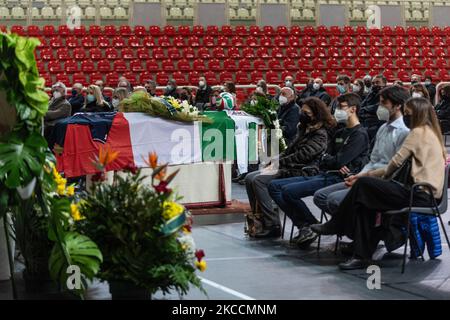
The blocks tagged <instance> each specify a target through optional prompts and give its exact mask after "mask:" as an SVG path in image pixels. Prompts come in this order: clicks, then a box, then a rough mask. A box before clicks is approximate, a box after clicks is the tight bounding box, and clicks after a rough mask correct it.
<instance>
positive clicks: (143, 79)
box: [139, 71, 153, 84]
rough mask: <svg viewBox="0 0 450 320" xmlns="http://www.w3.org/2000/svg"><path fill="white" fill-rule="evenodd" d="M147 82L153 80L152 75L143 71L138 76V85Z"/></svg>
mask: <svg viewBox="0 0 450 320" xmlns="http://www.w3.org/2000/svg"><path fill="white" fill-rule="evenodd" d="M149 80H153V75H152V74H151V73H150V72H148V71H144V72H141V73H140V74H139V83H140V84H144V83H146V82H147V81H149Z"/></svg>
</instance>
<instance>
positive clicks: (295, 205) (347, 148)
mask: <svg viewBox="0 0 450 320" xmlns="http://www.w3.org/2000/svg"><path fill="white" fill-rule="evenodd" d="M336 99H337V108H336V112H335V115H334V116H335V118H336V120H337V122H338V123H341V124H343V125H344V127H343V128H341V129H338V130H337V131H336V132H335V134H334V136H333V139H332V140H331V142H330V144H329V146H328V150H327V152H326V153H325V154H324V155H323V156H322V159H321V161H320V165H319V170H320V171H319V172H320V174H319V175H315V176H297V177H291V178H285V179H275V180H273V181H272V182H271V183H270V185H269V194H270V196H271V197H272V199H273V200H274V201H275V202H276V203H277V204H278V206H279V207H280V209H281V210H283V211H284V212H285V214H286V215H287V216H289V218H290V219H291V220H292V222H293V224H294V225H295V226H296V227H297V228H298V229H299V233H298V235H297V236H296V237H295V238H294V241H295V242H296V244H297V245H298V246H300V247H306V246H308V245H309V244H310V243H312V242H313V241H314V240H315V239H316V237H317V234H315V233H314V232H312V230H311V229H310V228H309V226H310V225H311V224H315V223H317V219H316V218H315V217H314V216H313V214H312V213H311V211H310V210H309V208H308V207H307V205H306V204H305V202H304V201H303V200H302V198H304V197H307V196H312V195H313V194H314V192H316V191H317V190H319V189H321V188H323V187H326V186H329V185H332V184H336V183H339V182H342V181H344V178H345V177H346V176H347V175H348V174H349V173H356V172H359V171H360V170H361V169H362V168H363V166H364V165H365V164H366V162H367V161H368V154H369V136H368V134H367V131H366V129H365V128H363V127H362V126H361V125H360V123H359V120H358V111H359V110H358V109H359V106H360V103H361V98H360V97H359V96H358V95H357V94H355V93H347V94H343V95H341V96H339V97H337V98H336ZM331 170H333V171H335V172H332V173H331V172H327V171H331Z"/></svg>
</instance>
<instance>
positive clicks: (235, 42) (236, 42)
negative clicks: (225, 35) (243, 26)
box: [231, 36, 245, 47]
mask: <svg viewBox="0 0 450 320" xmlns="http://www.w3.org/2000/svg"><path fill="white" fill-rule="evenodd" d="M231 45H232V46H233V47H244V46H245V43H244V40H242V37H240V36H235V37H233V38H231Z"/></svg>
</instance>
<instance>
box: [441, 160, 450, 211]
mask: <svg viewBox="0 0 450 320" xmlns="http://www.w3.org/2000/svg"><path fill="white" fill-rule="evenodd" d="M449 167H450V165H446V166H445V177H444V190H443V191H442V198H441V203H439V206H438V209H439V213H440V214H444V213H445V212H447V207H448V170H449Z"/></svg>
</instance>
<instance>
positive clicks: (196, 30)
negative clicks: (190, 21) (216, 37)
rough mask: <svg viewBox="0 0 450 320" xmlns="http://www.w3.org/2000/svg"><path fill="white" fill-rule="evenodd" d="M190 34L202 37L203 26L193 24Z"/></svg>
mask: <svg viewBox="0 0 450 320" xmlns="http://www.w3.org/2000/svg"><path fill="white" fill-rule="evenodd" d="M192 34H193V35H195V36H197V37H203V36H204V34H205V29H204V28H203V26H193V27H192Z"/></svg>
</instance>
